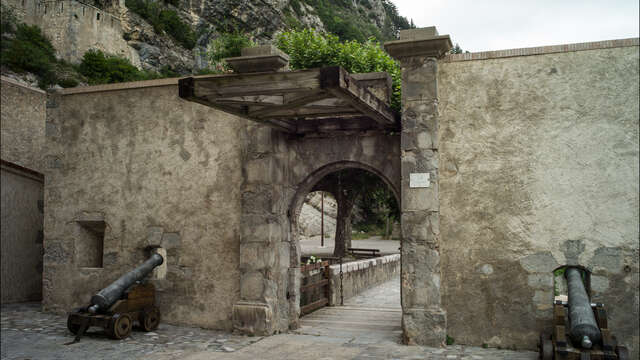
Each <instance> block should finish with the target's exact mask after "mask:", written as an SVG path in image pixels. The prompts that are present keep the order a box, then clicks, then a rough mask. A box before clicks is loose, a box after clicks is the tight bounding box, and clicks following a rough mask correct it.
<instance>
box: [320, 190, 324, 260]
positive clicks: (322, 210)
mask: <svg viewBox="0 0 640 360" xmlns="http://www.w3.org/2000/svg"><path fill="white" fill-rule="evenodd" d="M320 194H322V201H321V202H320V213H321V214H320V247H324V191H321V192H320Z"/></svg>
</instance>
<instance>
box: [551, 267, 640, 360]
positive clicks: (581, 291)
mask: <svg viewBox="0 0 640 360" xmlns="http://www.w3.org/2000/svg"><path fill="white" fill-rule="evenodd" d="M565 277H566V278H567V286H568V289H569V301H568V302H564V301H558V300H556V301H555V302H554V304H553V333H552V335H550V336H549V335H547V334H541V335H540V344H539V345H540V359H542V360H565V359H566V360H628V359H629V351H628V350H627V348H626V347H624V346H618V344H617V341H616V338H615V336H613V335H612V333H611V330H610V329H609V325H608V322H607V312H606V310H605V309H604V305H603V304H600V303H596V304H594V303H591V302H590V300H589V296H588V294H587V292H586V289H585V287H584V283H583V282H582V270H581V269H579V268H576V267H567V268H566V270H565Z"/></svg>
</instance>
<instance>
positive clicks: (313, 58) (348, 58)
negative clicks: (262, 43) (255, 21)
mask: <svg viewBox="0 0 640 360" xmlns="http://www.w3.org/2000/svg"><path fill="white" fill-rule="evenodd" d="M275 44H276V46H277V47H278V48H279V49H280V50H282V51H284V52H285V53H287V54H289V57H290V63H289V65H290V66H291V69H292V70H299V69H310V68H316V67H322V66H341V67H343V68H344V69H345V70H347V71H348V72H350V73H367V72H378V71H386V72H387V73H389V75H390V76H391V79H392V80H393V96H392V100H391V107H392V108H393V109H395V110H400V98H401V89H400V83H401V71H400V65H398V63H397V62H396V61H395V60H393V59H392V58H391V56H389V54H387V53H386V52H385V51H384V50H383V49H382V47H381V46H380V43H379V42H378V41H375V40H374V39H369V40H367V41H366V42H364V43H360V42H357V41H355V40H351V41H344V42H341V41H340V39H339V38H338V37H337V36H336V35H332V34H320V33H318V32H316V31H315V30H310V29H304V30H292V31H288V32H284V33H282V34H280V35H279V36H278V37H277V38H276V41H275Z"/></svg>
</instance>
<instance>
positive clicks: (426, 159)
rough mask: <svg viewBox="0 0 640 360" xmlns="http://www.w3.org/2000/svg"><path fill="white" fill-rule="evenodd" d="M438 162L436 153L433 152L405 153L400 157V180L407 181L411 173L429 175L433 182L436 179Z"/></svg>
mask: <svg viewBox="0 0 640 360" xmlns="http://www.w3.org/2000/svg"><path fill="white" fill-rule="evenodd" d="M439 166H440V160H439V157H438V152H437V151H433V150H419V151H405V152H404V154H403V155H402V163H401V167H402V169H401V170H402V179H403V180H409V177H410V174H411V173H426V172H428V173H430V174H431V176H430V178H431V180H432V181H434V182H435V179H437V178H438V177H437V176H438V171H437V170H438V167H439Z"/></svg>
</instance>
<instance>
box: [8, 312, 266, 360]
mask: <svg viewBox="0 0 640 360" xmlns="http://www.w3.org/2000/svg"><path fill="white" fill-rule="evenodd" d="M39 309H40V305H39V304H37V303H30V304H16V305H13V304H12V305H3V306H2V315H1V318H0V326H1V332H0V338H1V345H2V349H1V350H0V354H1V358H2V359H3V360H4V359H7V360H8V359H21V360H25V359H33V360H36V359H38V360H47V359H70V360H75V359H78V360H80V359H82V360H85V359H150V358H154V357H155V356H156V355H157V354H158V353H162V354H163V355H164V356H169V358H174V359H179V358H181V357H183V356H184V354H187V353H192V352H196V351H205V350H206V351H208V352H212V353H215V352H221V353H229V352H233V351H237V350H238V349H241V348H243V347H246V346H248V345H250V344H252V343H254V342H256V341H259V340H260V339H261V338H260V337H247V336H236V335H231V334H230V333H225V332H222V331H212V330H204V329H200V328H193V327H185V326H172V325H167V324H162V323H161V324H160V326H159V327H158V329H157V330H156V331H154V332H149V333H145V332H142V331H135V330H134V331H133V332H132V333H131V336H130V337H129V338H127V339H125V340H112V339H110V338H108V337H107V336H106V335H105V334H104V333H102V332H101V331H99V330H97V329H96V328H92V329H91V330H90V334H87V336H85V337H83V338H82V340H81V341H80V342H79V343H76V344H71V345H64V344H65V343H68V342H71V341H72V340H73V339H74V336H73V335H72V334H71V333H70V332H69V331H68V330H67V326H66V324H67V320H66V316H62V315H55V314H49V313H43V312H41V311H40V310H39Z"/></svg>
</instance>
